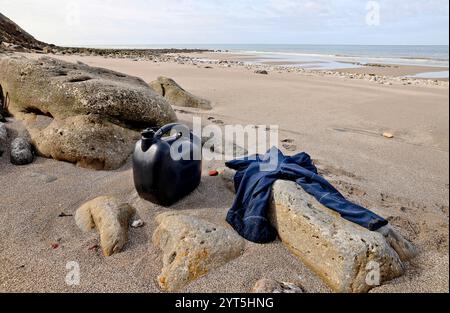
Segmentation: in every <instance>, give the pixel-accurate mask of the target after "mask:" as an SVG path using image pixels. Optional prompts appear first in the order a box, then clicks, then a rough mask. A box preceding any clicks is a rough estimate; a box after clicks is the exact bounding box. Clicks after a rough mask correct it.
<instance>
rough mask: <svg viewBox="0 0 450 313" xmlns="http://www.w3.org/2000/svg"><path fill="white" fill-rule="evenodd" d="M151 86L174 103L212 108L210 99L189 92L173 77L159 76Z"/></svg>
mask: <svg viewBox="0 0 450 313" xmlns="http://www.w3.org/2000/svg"><path fill="white" fill-rule="evenodd" d="M150 87H152V89H153V90H154V91H156V92H157V93H158V94H160V95H161V96H163V97H164V98H166V99H167V101H169V102H170V103H171V104H172V105H176V106H180V107H189V108H198V109H204V110H210V109H212V107H211V102H210V101H208V100H205V99H201V98H199V97H197V96H194V95H193V94H191V93H189V92H187V91H186V90H184V89H183V88H181V86H180V85H178V84H177V83H176V82H175V81H174V80H173V79H171V78H167V77H158V79H157V80H155V81H153V82H151V83H150Z"/></svg>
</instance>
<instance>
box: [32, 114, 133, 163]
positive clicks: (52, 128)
mask: <svg viewBox="0 0 450 313" xmlns="http://www.w3.org/2000/svg"><path fill="white" fill-rule="evenodd" d="M30 135H31V139H32V142H33V145H34V146H35V148H36V151H37V153H38V154H39V155H41V156H44V157H48V158H53V159H55V160H60V161H66V162H70V163H74V164H76V165H78V166H80V167H85V168H90V169H96V170H113V169H117V168H119V167H120V166H121V165H123V164H124V162H125V161H126V160H127V159H128V157H129V156H130V154H131V153H132V152H133V147H134V144H135V142H136V140H137V139H138V138H139V133H138V132H136V131H133V130H130V129H126V128H123V127H121V126H118V125H115V124H113V123H111V122H109V121H107V120H103V119H101V117H100V116H98V115H79V116H72V117H68V118H66V119H62V120H56V119H55V120H53V122H52V123H51V124H50V125H48V126H47V127H46V128H44V129H43V130H39V129H33V128H30Z"/></svg>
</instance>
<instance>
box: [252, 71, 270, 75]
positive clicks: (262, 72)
mask: <svg viewBox="0 0 450 313" xmlns="http://www.w3.org/2000/svg"><path fill="white" fill-rule="evenodd" d="M255 74H261V75H268V74H269V72H267V71H266V70H256V71H255Z"/></svg>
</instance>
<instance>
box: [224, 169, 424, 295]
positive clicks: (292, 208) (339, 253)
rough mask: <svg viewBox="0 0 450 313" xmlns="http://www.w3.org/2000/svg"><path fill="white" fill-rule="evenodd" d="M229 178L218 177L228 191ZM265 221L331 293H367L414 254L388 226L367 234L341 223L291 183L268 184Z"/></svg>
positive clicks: (395, 273) (231, 173) (401, 270)
mask: <svg viewBox="0 0 450 313" xmlns="http://www.w3.org/2000/svg"><path fill="white" fill-rule="evenodd" d="M234 174H235V172H234V171H232V170H230V169H225V171H224V174H223V175H222V177H223V178H224V180H225V181H226V183H227V186H228V187H229V188H232V179H233V177H234ZM230 179H231V181H230ZM268 215H269V218H270V221H271V223H272V224H273V225H274V227H275V228H276V229H277V231H278V235H279V237H280V239H281V240H282V242H283V243H284V244H285V245H286V246H287V247H288V248H289V249H290V250H291V251H292V253H293V254H295V255H296V256H297V257H298V258H299V259H300V260H301V261H302V262H303V263H304V264H305V265H306V266H308V267H309V268H310V269H311V270H313V271H314V272H315V273H316V274H317V275H318V276H319V277H320V278H322V279H323V280H324V281H325V282H326V283H327V284H328V285H329V286H330V287H331V288H332V289H333V290H335V291H336V292H367V291H369V290H370V289H372V288H373V287H376V286H378V285H379V284H382V283H383V282H386V281H389V280H391V279H393V278H396V277H399V276H401V275H402V274H403V273H404V265H403V263H402V261H406V260H408V259H410V258H412V257H414V256H415V255H416V254H417V251H416V249H415V247H414V246H413V245H412V244H411V243H409V242H407V241H406V240H405V239H404V238H403V237H402V236H401V235H400V234H398V233H397V232H396V231H395V230H394V229H393V228H391V227H390V226H388V227H385V228H382V229H380V230H379V231H378V232H371V231H369V230H367V229H365V228H363V227H361V226H359V225H357V224H354V223H351V222H349V221H347V220H344V219H342V218H341V217H340V216H339V215H338V214H337V213H336V212H334V211H332V210H330V209H328V208H326V207H324V206H323V205H321V204H320V203H319V202H318V201H317V200H316V199H315V198H314V197H312V196H311V195H309V194H308V193H306V192H305V191H304V190H303V189H302V188H301V187H300V186H298V185H297V184H296V183H295V182H291V181H283V180H278V181H277V182H276V183H275V184H274V186H273V198H272V202H271V207H270V209H269V214H268Z"/></svg>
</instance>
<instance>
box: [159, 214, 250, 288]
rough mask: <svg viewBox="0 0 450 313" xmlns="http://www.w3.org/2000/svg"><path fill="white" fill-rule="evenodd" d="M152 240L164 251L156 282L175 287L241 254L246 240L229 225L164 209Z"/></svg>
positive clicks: (179, 286)
mask: <svg viewBox="0 0 450 313" xmlns="http://www.w3.org/2000/svg"><path fill="white" fill-rule="evenodd" d="M156 221H157V223H158V225H159V226H158V228H157V229H156V231H155V232H154V234H153V243H154V245H155V246H158V247H160V248H161V250H162V251H163V269H162V272H161V274H160V275H159V276H158V284H159V286H160V287H161V289H163V290H165V291H177V290H180V289H182V288H183V287H184V286H185V285H187V284H188V283H189V282H191V281H193V280H195V279H197V278H199V277H201V276H203V275H206V274H207V273H208V272H209V271H211V270H213V269H215V268H218V267H220V266H222V265H224V264H225V263H227V262H229V261H230V260H232V259H234V258H236V257H238V256H239V255H241V254H242V252H243V249H244V246H245V241H244V240H243V239H242V238H241V237H240V236H239V235H238V234H237V233H235V232H234V231H233V230H232V229H229V228H224V227H221V226H218V225H214V224H212V223H210V222H207V221H204V220H201V219H199V218H196V217H192V216H186V215H180V214H177V213H171V212H170V213H163V214H161V215H159V216H158V217H157V218H156Z"/></svg>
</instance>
